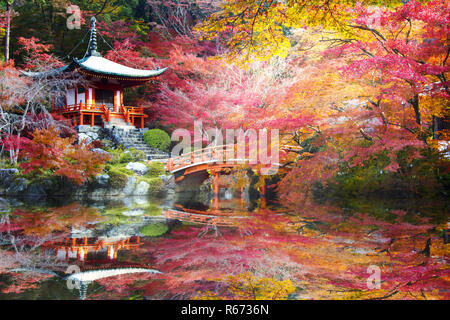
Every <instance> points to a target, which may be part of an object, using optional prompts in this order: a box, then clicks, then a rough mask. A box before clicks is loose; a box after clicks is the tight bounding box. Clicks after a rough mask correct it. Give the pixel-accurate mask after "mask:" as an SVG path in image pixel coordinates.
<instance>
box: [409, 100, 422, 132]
mask: <svg viewBox="0 0 450 320" xmlns="http://www.w3.org/2000/svg"><path fill="white" fill-rule="evenodd" d="M409 103H411V105H412V107H413V109H414V114H415V115H416V122H417V124H418V125H419V126H420V125H422V119H421V116H420V109H419V95H418V94H415V95H414V97H413V98H412V99H411V100H409Z"/></svg>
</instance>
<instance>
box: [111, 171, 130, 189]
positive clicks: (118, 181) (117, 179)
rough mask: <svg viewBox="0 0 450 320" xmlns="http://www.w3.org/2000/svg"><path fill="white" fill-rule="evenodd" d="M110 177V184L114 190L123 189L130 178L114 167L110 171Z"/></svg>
mask: <svg viewBox="0 0 450 320" xmlns="http://www.w3.org/2000/svg"><path fill="white" fill-rule="evenodd" d="M108 175H109V177H110V180H109V184H110V185H111V187H112V188H114V189H123V188H125V186H126V185H127V182H128V176H127V175H126V174H125V173H123V172H122V171H121V170H119V169H117V168H116V167H112V168H111V169H110V170H109V171H108Z"/></svg>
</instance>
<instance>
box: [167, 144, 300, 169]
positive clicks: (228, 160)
mask: <svg viewBox="0 0 450 320" xmlns="http://www.w3.org/2000/svg"><path fill="white" fill-rule="evenodd" d="M237 147H238V146H237V145H236V144H228V145H222V146H215V147H209V148H204V149H199V150H195V151H192V152H189V153H185V154H183V155H181V156H178V157H175V158H170V159H169V160H168V162H167V165H166V170H167V171H170V172H176V171H179V170H181V169H184V168H188V167H192V166H195V165H200V164H206V163H217V164H222V163H225V164H227V165H228V164H230V165H238V164H257V163H259V162H258V161H257V159H254V158H253V157H250V156H247V155H245V156H244V158H242V159H240V158H239V159H238V158H236V157H235V155H236V154H237V152H236V149H237ZM281 149H282V150H284V151H288V152H293V150H294V151H295V152H297V151H299V150H301V149H302V148H301V147H289V146H282V147H281ZM247 152H248V150H245V153H246V154H247ZM281 166H282V165H281V164H279V163H272V164H270V165H268V166H265V167H268V168H279V167H281ZM283 168H285V169H290V168H292V167H291V166H283Z"/></svg>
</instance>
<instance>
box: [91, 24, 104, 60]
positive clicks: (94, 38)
mask: <svg viewBox="0 0 450 320" xmlns="http://www.w3.org/2000/svg"><path fill="white" fill-rule="evenodd" d="M96 22H97V19H96V18H95V17H92V18H91V40H90V45H89V55H90V56H97V57H100V56H101V55H100V53H99V52H98V51H97V29H96V27H95V23H96Z"/></svg>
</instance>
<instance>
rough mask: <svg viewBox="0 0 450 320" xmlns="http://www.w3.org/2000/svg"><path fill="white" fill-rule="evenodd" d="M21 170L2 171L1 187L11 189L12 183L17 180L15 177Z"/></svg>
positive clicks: (0, 171) (0, 177)
mask: <svg viewBox="0 0 450 320" xmlns="http://www.w3.org/2000/svg"><path fill="white" fill-rule="evenodd" d="M18 172H19V170H17V169H15V168H13V169H0V185H3V186H4V187H9V184H10V182H11V181H12V180H13V179H14V178H15V175H16V174H17V173H18Z"/></svg>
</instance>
